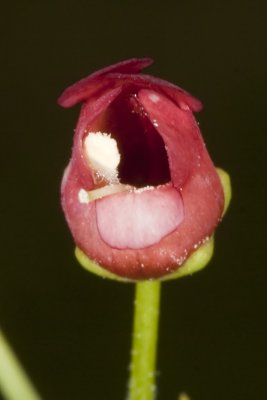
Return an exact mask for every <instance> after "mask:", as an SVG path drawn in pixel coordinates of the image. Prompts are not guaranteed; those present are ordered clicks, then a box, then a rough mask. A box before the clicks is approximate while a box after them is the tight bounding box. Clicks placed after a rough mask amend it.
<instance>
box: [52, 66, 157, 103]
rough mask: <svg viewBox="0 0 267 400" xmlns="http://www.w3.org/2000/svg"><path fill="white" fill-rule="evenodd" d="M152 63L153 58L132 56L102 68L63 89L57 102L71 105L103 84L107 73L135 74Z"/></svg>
mask: <svg viewBox="0 0 267 400" xmlns="http://www.w3.org/2000/svg"><path fill="white" fill-rule="evenodd" d="M152 63H153V60H152V59H151V58H132V59H129V60H125V61H122V62H119V63H117V64H113V65H111V66H109V67H106V68H103V69H101V70H99V71H97V72H95V73H93V74H90V75H89V76H87V77H86V78H83V79H81V80H80V81H78V82H76V83H74V85H71V86H69V87H68V88H67V89H66V90H64V92H63V93H62V95H61V96H60V97H59V99H58V104H60V105H61V106H62V107H72V106H73V105H75V104H77V103H79V102H80V101H82V100H85V99H88V98H89V97H90V96H91V95H92V93H93V92H95V91H97V90H98V89H99V88H102V87H103V86H105V85H103V83H104V81H103V77H104V76H105V75H107V74H108V73H112V72H116V73H120V74H124V73H129V74H137V73H138V72H140V71H141V70H142V69H143V68H146V67H148V66H149V65H151V64H152Z"/></svg>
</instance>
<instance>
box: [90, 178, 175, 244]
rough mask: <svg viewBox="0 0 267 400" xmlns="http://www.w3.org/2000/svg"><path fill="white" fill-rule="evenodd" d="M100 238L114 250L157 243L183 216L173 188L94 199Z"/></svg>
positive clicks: (153, 189) (159, 188)
mask: <svg viewBox="0 0 267 400" xmlns="http://www.w3.org/2000/svg"><path fill="white" fill-rule="evenodd" d="M96 217H97V226H98V230H99V233H100V236H101V237H102V239H103V240H104V241H105V242H106V243H107V244H108V245H109V246H111V247H113V248H117V249H126V248H129V249H142V248H145V247H147V246H151V245H154V244H156V243H158V242H159V241H160V240H161V239H162V238H163V237H164V236H166V235H168V234H169V233H170V232H172V231H174V230H175V229H176V228H177V226H178V225H179V224H180V223H181V221H182V219H183V202H182V198H181V196H180V194H179V193H178V191H177V190H175V189H174V188H172V187H170V186H168V187H166V186H165V187H158V188H145V189H141V190H136V191H130V192H124V193H120V194H117V195H113V196H107V197H104V198H102V199H101V200H97V202H96Z"/></svg>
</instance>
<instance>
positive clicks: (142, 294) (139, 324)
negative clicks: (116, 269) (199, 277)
mask: <svg viewBox="0 0 267 400" xmlns="http://www.w3.org/2000/svg"><path fill="white" fill-rule="evenodd" d="M160 288H161V283H160V281H144V282H140V283H137V284H136V292H135V307H134V308H135V311H134V327H133V329H134V331H133V340H132V351H131V365H130V382H129V393H128V400H153V399H154V398H155V392H156V385H155V366H156V353H157V337H158V319H159V303H160Z"/></svg>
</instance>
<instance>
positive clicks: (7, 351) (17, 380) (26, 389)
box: [0, 329, 41, 400]
mask: <svg viewBox="0 0 267 400" xmlns="http://www.w3.org/2000/svg"><path fill="white" fill-rule="evenodd" d="M0 392H1V393H2V394H3V396H4V398H5V399H6V400H41V397H40V396H39V394H38V393H37V391H36V389H35V388H34V387H33V385H32V383H31V382H30V380H29V378H28V376H27V375H26V373H25V371H24V370H23V368H22V366H21V365H20V363H19V361H18V359H17V358H16V356H15V354H14V353H13V351H12V349H11V347H10V345H9V344H8V342H7V340H6V338H5V337H4V335H3V333H2V331H1V329H0Z"/></svg>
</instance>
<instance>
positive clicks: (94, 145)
mask: <svg viewBox="0 0 267 400" xmlns="http://www.w3.org/2000/svg"><path fill="white" fill-rule="evenodd" d="M84 148H85V154H86V157H87V159H88V161H89V164H90V166H91V168H92V169H93V170H94V172H95V175H96V176H95V178H96V180H99V178H100V180H101V179H102V180H104V181H105V182H106V183H108V184H111V183H118V182H119V179H118V165H119V163H120V153H119V150H118V146H117V142H116V140H115V139H113V138H112V137H111V135H110V134H108V133H105V132H89V134H88V135H87V137H86V138H85V140H84Z"/></svg>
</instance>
